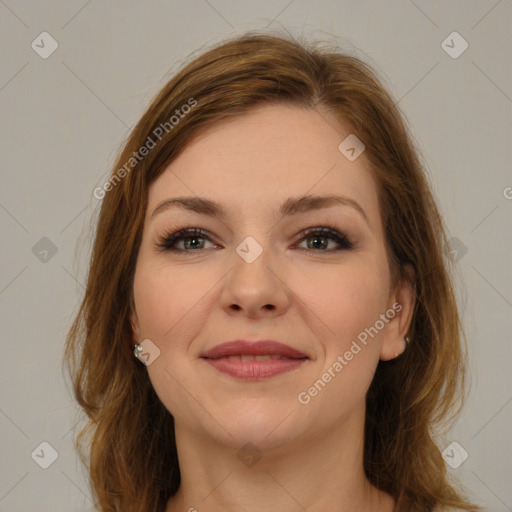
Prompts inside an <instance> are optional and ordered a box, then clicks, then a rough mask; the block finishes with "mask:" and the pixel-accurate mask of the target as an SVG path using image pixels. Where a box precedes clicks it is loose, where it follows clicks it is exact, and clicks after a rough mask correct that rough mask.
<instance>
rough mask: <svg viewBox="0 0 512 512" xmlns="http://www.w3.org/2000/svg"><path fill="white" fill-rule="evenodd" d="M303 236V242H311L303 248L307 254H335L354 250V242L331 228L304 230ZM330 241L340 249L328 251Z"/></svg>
mask: <svg viewBox="0 0 512 512" xmlns="http://www.w3.org/2000/svg"><path fill="white" fill-rule="evenodd" d="M301 235H302V238H301V240H311V243H308V244H307V247H306V248H302V249H303V250H305V251H307V252H316V253H318V252H333V251H343V250H350V249H352V248H353V244H352V242H351V241H350V240H349V239H348V238H347V237H346V236H345V235H344V234H342V233H340V232H339V231H337V230H336V229H333V228H330V227H318V228H309V229H306V230H304V231H303V232H302V233H301ZM329 241H334V242H336V243H337V244H338V247H337V248H334V249H327V247H328V245H329Z"/></svg>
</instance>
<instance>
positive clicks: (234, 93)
mask: <svg viewBox="0 0 512 512" xmlns="http://www.w3.org/2000/svg"><path fill="white" fill-rule="evenodd" d="M94 195H95V196H96V197H98V198H100V199H102V200H103V204H102V206H101V213H100V218H99V221H98V225H97V234H96V240H95V243H94V247H93V253H92V257H91V264H90V272H89V276H88V282H87V289H86V293H85V297H84V299H83V302H82V304H81V308H80V311H79V313H78V315H77V318H76V319H75V322H74V324H73V326H72V328H71V330H70V332H69V336H68V340H67V345H66V353H65V362H66V364H67V367H68V369H69V371H70V373H71V375H72V378H73V386H74V393H75V397H76V399H77V401H78V402H79V404H80V405H81V407H82V408H83V409H84V411H85V412H86V413H87V415H88V417H89V423H88V428H86V429H84V430H83V431H82V432H81V433H80V435H79V436H78V439H77V447H78V449H79V450H80V454H81V457H82V460H83V461H84V462H86V456H85V455H84V445H85V444H87V447H88V450H89V456H90V460H88V461H87V462H86V464H88V465H90V476H91V482H92V487H93V491H94V493H95V497H96V499H97V506H98V509H99V510H101V511H104V512H106V511H121V510H122V511H127V512H128V511H134V512H135V511H137V512H148V511H159V512H161V511H162V512H163V511H165V512H175V511H178V510H179V511H182V510H189V511H193V510H198V511H201V510H209V511H221V510H222V511H235V510H245V511H249V512H252V511H272V510H280V511H292V510H293V511H295V510H308V511H311V512H313V511H323V510H340V511H341V510H342V511H344V512H353V511H358V512H361V511H367V512H370V511H379V512H392V511H395V512H399V511H407V512H413V511H418V512H427V511H434V510H435V511H441V510H471V511H476V510H479V507H477V506H475V505H473V504H471V503H469V502H468V501H467V500H466V499H465V498H464V496H463V493H462V491H460V490H458V489H457V488H456V484H454V483H452V482H449V478H448V475H447V471H446V468H445V463H444V460H443V458H442V456H441V450H442V449H443V448H444V447H440V446H438V445H437V444H436V443H435V442H434V439H433V433H432V432H433V429H434V428H437V427H438V426H439V425H440V424H441V422H442V421H443V420H446V419H447V418H448V417H449V418H453V417H455V415H456V414H457V413H458V412H459V411H460V408H461V407H462V403H463V398H464V389H465V387H464V357H463V343H465V338H464V334H463V331H462V328H461V325H460V321H459V315H458V311H457V307H456V301H455V298H454V294H453V289H452V284H451V281H450V274H449V271H450V268H449V262H448V261H444V259H443V252H442V247H443V244H444V243H446V236H445V229H444V226H443V221H442V219H441V218H440V215H439V213H438V209H437V207H436V204H435V201H434V199H433V196H432V193H431V190H430V187H429V184H428V181H427V179H426V177H425V174H424V171H423V169H422V167H421V164H420V161H419V158H418V156H417V152H416V150H415V148H414V145H413V143H412V141H411V138H410V136H409V134H408V132H407V129H406V127H405V124H404V121H403V119H402V116H401V114H400V112H399V110H398V108H397V106H396V104H395V103H394V101H393V100H392V98H391V97H390V95H389V94H388V93H387V92H386V91H385V89H384V88H383V86H382V85H381V83H380V82H379V81H378V79H377V78H376V76H375V74H374V72H373V71H372V70H371V68H370V67H369V66H368V65H367V64H365V63H363V62H362V61H360V60H359V59H357V58H355V57H353V56H348V55H344V54H342V53H340V52H338V51H336V50H332V51H328V50H325V49H324V50H320V49H318V48H315V47H313V45H311V46H309V47H307V46H306V45H301V44H299V43H298V42H296V41H293V40H290V39H287V38H285V37H278V36H272V35H265V34H255V33H249V34H246V35H245V36H242V37H237V38H234V39H232V40H229V41H227V42H225V43H223V44H221V45H219V46H217V47H216V48H213V49H211V50H210V51H207V52H205V53H204V54H203V55H201V56H199V57H197V58H196V59H195V60H193V61H192V62H191V63H189V64H188V65H187V66H186V67H184V68H183V69H182V70H180V71H179V72H178V74H177V75H176V76H175V77H173V78H172V79H171V80H170V81H169V82H168V83H167V84H166V85H165V87H164V88H163V90H162V91H161V92H160V93H159V94H158V96H157V97H156V98H155V99H154V101H153V102H152V103H151V105H150V106H149V108H148V109H147V111H146V112H145V113H144V115H143V116H142V118H141V120H140V121H139V123H138V124H137V126H136V127H135V128H134V129H133V131H132V133H131V135H130V137H129V139H128V141H127V143H126V145H125V147H124V149H123V151H122V153H121V155H120V156H119V159H118V161H117V163H116V165H115V167H114V170H113V172H112V174H111V177H110V179H109V180H108V182H106V183H104V184H103V185H102V186H101V187H98V188H97V189H96V190H95V192H94ZM134 347H135V350H133V348H134ZM134 354H135V356H136V357H137V359H135V358H134ZM456 404H459V407H458V408H457V409H456V410H455V412H454V410H453V409H454V406H455V405H456ZM88 433H90V434H91V438H90V439H87V443H86V438H85V437H86V434H88ZM436 435H439V433H438V432H437V431H436ZM89 443H90V446H89ZM440 448H441V450H440Z"/></svg>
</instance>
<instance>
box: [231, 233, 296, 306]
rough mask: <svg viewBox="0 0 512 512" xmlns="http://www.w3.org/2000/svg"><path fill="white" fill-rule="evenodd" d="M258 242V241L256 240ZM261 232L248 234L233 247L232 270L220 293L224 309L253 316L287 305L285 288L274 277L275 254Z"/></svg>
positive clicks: (265, 234)
mask: <svg viewBox="0 0 512 512" xmlns="http://www.w3.org/2000/svg"><path fill="white" fill-rule="evenodd" d="M253 233H254V231H253ZM256 237H258V238H259V240H260V241H261V243H260V241H259V240H257V238H256ZM269 240H270V238H269V236H268V234H267V233H265V232H263V231H259V232H258V233H255V236H252V235H248V236H246V237H245V238H243V239H242V241H241V242H240V243H239V244H238V245H237V246H236V247H235V251H234V252H235V254H234V255H233V267H232V269H231V272H229V274H228V276H227V278H228V281H227V284H226V286H225V288H224V292H223V297H222V301H223V305H224V307H227V308H230V309H231V310H232V309H236V310H240V309H241V310H245V311H246V313H249V314H251V315H256V314H257V313H258V312H259V311H263V310H268V309H269V306H271V308H270V309H272V310H273V311H276V310H277V311H281V310H282V309H283V308H284V307H285V305H286V302H287V295H286V293H285V290H284V285H283V283H282V282H281V280H280V279H278V277H277V272H276V269H275V267H277V255H275V254H273V252H272V249H271V247H270V243H269Z"/></svg>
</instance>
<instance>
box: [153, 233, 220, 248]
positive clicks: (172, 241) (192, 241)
mask: <svg viewBox="0 0 512 512" xmlns="http://www.w3.org/2000/svg"><path fill="white" fill-rule="evenodd" d="M201 239H204V240H208V241H209V242H210V243H212V242H211V240H210V238H209V236H208V234H207V233H206V231H203V230H202V229H199V228H184V229H180V230H178V231H175V232H174V233H171V232H167V233H165V234H164V235H163V237H162V238H161V239H160V240H159V241H158V244H157V245H158V249H159V250H161V251H174V252H191V251H190V250H189V249H190V248H191V249H197V250H203V249H205V247H203V246H204V244H201V242H200V241H201ZM181 241H183V242H185V245H184V247H185V249H183V248H178V247H176V245H177V244H178V242H181Z"/></svg>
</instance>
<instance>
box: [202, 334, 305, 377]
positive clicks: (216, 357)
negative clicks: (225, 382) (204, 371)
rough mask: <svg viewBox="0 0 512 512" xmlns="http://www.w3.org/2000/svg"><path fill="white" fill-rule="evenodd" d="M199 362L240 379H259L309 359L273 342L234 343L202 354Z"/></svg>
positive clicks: (237, 341)
mask: <svg viewBox="0 0 512 512" xmlns="http://www.w3.org/2000/svg"><path fill="white" fill-rule="evenodd" d="M200 357H201V359H203V360H205V361H206V362H207V363H209V364H210V365H211V366H212V367H213V368H215V369H216V370H218V371H219V372H222V373H225V374H227V375H230V376H231V377H234V378H236V379H240V380H261V379H268V378H271V377H274V376H276V375H280V374H283V373H286V372H289V371H292V370H295V369H297V368H299V367H301V366H302V365H303V364H304V363H305V362H306V361H308V360H309V359H310V358H309V357H308V356H307V355H306V354H304V353H302V352H300V351H299V350H297V349H294V348H292V347H290V346H289V345H285V344H282V343H279V342H276V341H273V340H263V341H253V342H250V341H245V340H235V341H230V342H227V343H222V344H220V345H217V346H216V347H214V348H213V349H211V350H208V351H206V352H203V353H202V354H201V356H200Z"/></svg>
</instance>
